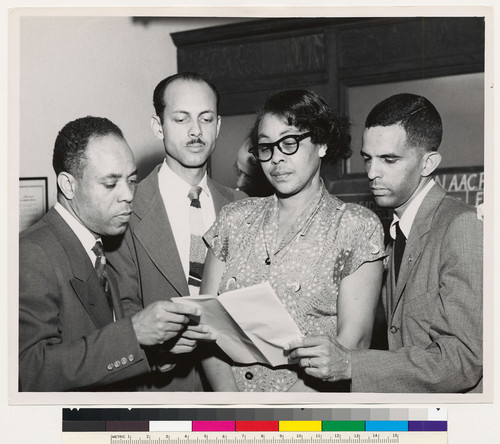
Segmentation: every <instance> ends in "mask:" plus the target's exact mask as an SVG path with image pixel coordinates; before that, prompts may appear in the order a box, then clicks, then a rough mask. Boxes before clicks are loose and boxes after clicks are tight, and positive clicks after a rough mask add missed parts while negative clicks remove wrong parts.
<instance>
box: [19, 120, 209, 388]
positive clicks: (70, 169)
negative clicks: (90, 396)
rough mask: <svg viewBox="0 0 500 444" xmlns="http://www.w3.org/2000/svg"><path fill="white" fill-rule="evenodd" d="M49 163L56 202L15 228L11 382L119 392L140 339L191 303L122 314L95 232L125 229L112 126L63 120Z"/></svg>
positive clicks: (123, 162) (126, 186)
mask: <svg viewBox="0 0 500 444" xmlns="http://www.w3.org/2000/svg"><path fill="white" fill-rule="evenodd" d="M53 166H54V170H55V172H56V175H57V186H58V196H57V199H58V202H57V203H56V205H55V206H54V207H53V208H51V209H50V210H49V212H48V213H47V214H46V215H45V216H43V218H42V219H41V220H40V221H38V222H37V223H36V224H34V225H33V226H32V227H30V228H29V229H27V230H25V231H24V232H22V233H21V235H20V244H19V390H20V391H67V390H123V389H125V388H127V385H126V380H129V379H131V378H133V377H135V376H137V375H140V374H143V373H148V372H150V365H149V362H148V359H147V357H146V354H145V352H144V350H143V347H147V346H152V345H154V344H158V343H163V342H164V341H168V340H170V339H172V338H173V337H177V336H178V334H180V333H181V332H183V331H185V329H186V324H187V323H188V322H189V316H193V315H196V314H197V311H196V310H193V309H192V308H190V307H184V306H182V305H179V304H173V303H169V302H160V303H156V304H152V305H150V306H149V307H147V308H146V309H144V310H142V311H140V312H138V313H136V314H135V315H134V316H133V317H132V318H125V317H124V314H123V307H122V304H121V300H120V295H119V293H118V287H117V284H116V280H115V278H114V276H113V274H112V272H111V271H110V270H109V269H108V267H106V263H105V258H104V257H103V256H102V239H101V236H105V235H106V236H115V235H119V234H121V233H123V232H124V231H125V229H126V227H127V223H128V220H129V218H130V214H131V208H132V199H133V197H134V190H135V186H136V180H137V176H136V174H137V171H136V167H135V163H134V158H133V155H132V151H131V150H130V148H129V146H128V145H127V143H126V141H125V139H124V137H123V134H122V132H121V131H120V129H119V128H118V127H117V126H116V125H114V124H113V123H112V122H110V121H109V120H107V119H104V118H98V117H90V116H89V117H84V118H81V119H77V120H74V121H72V122H70V123H68V124H67V125H65V126H64V128H63V129H62V130H61V131H60V132H59V134H58V136H57V139H56V142H55V148H54V155H53ZM198 314H199V313H198Z"/></svg>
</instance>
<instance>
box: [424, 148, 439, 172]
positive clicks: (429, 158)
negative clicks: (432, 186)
mask: <svg viewBox="0 0 500 444" xmlns="http://www.w3.org/2000/svg"><path fill="white" fill-rule="evenodd" d="M440 163H441V154H439V153H438V152H437V151H429V152H427V153H425V154H424V155H423V157H422V173H421V176H422V177H428V176H430V175H431V174H432V173H433V172H434V170H435V169H436V168H437V167H438V166H439V164H440Z"/></svg>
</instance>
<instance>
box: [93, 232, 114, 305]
mask: <svg viewBox="0 0 500 444" xmlns="http://www.w3.org/2000/svg"><path fill="white" fill-rule="evenodd" d="M92 251H93V252H94V254H95V255H96V259H95V264H94V268H95V271H96V273H97V277H98V278H99V281H100V282H101V285H102V288H103V289H104V293H105V294H106V299H107V301H108V305H109V308H111V311H113V299H112V296H111V289H110V288H109V282H108V274H107V270H106V258H105V257H104V248H103V246H102V242H101V241H97V242H96V243H95V245H94V247H93V248H92Z"/></svg>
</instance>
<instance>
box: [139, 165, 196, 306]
mask: <svg viewBox="0 0 500 444" xmlns="http://www.w3.org/2000/svg"><path fill="white" fill-rule="evenodd" d="M158 171H159V167H156V169H155V170H154V171H153V172H152V173H151V174H150V175H149V176H148V177H147V178H146V179H144V180H143V182H142V183H141V185H142V186H141V187H140V188H139V189H138V190H137V196H136V200H135V202H136V203H137V204H136V205H135V206H134V213H135V214H136V215H137V217H138V218H139V219H140V222H139V224H138V225H137V227H136V228H135V230H134V236H135V237H136V238H137V240H138V241H139V242H140V243H141V245H142V246H143V248H144V250H145V251H146V252H147V254H148V255H149V257H150V258H151V260H152V261H153V263H154V264H155V266H156V267H157V268H158V270H160V272H161V273H162V274H163V276H164V277H165V279H167V280H168V281H169V282H170V283H171V284H172V286H173V287H174V288H175V289H176V290H177V292H178V293H179V295H180V296H185V295H187V294H189V289H188V286H187V282H186V277H185V275H184V269H183V268H182V263H181V258H180V256H179V252H178V251H177V245H176V243H175V239H174V235H173V233H172V228H171V226H170V222H169V220H168V216H167V210H166V209H165V205H164V204H163V199H162V197H161V194H160V190H159V186H158Z"/></svg>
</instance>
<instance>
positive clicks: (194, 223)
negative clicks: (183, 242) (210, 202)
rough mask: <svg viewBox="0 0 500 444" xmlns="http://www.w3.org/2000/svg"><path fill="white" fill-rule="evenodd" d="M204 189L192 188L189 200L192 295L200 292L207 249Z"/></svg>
mask: <svg viewBox="0 0 500 444" xmlns="http://www.w3.org/2000/svg"><path fill="white" fill-rule="evenodd" d="M201 191H202V188H201V187H199V186H194V187H191V189H190V190H189V193H188V198H189V200H190V201H191V206H190V207H189V226H190V232H191V240H190V245H189V278H188V286H189V292H190V294H191V295H196V294H198V293H199V291H200V283H201V276H202V275H203V266H204V264H205V256H206V254H207V248H206V247H205V243H204V242H203V234H204V233H205V226H204V224H203V213H202V210H201V204H200V193H201Z"/></svg>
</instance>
